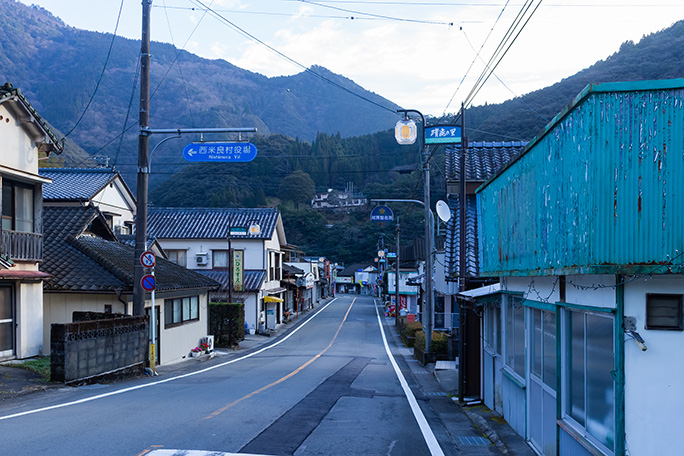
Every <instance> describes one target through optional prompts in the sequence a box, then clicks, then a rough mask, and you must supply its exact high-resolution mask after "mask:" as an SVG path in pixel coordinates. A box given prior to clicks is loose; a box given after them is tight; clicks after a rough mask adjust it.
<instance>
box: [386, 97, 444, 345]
mask: <svg viewBox="0 0 684 456" xmlns="http://www.w3.org/2000/svg"><path fill="white" fill-rule="evenodd" d="M397 112H402V113H404V118H403V119H402V120H400V121H399V122H397V124H396V126H395V127H394V136H395V138H396V139H397V142H398V143H399V144H413V143H415V141H416V139H418V150H419V152H420V159H421V163H422V165H423V204H424V206H425V207H424V209H425V265H426V267H425V280H426V286H425V292H426V294H427V299H426V300H425V312H424V313H423V319H424V320H425V322H424V328H425V353H431V350H430V349H431V348H432V328H433V326H434V324H433V321H432V312H433V309H434V307H433V301H432V254H431V252H432V223H431V221H432V211H431V210H430V161H429V158H430V154H429V148H428V146H427V145H426V144H425V116H423V114H422V113H421V112H420V111H416V110H415V109H399V110H397ZM409 113H414V114H417V115H419V116H420V119H421V132H420V134H418V131H417V130H418V129H417V128H416V124H415V122H413V120H411V119H410V118H409ZM398 278H399V276H398V275H397V279H398Z"/></svg>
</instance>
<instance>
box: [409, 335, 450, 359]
mask: <svg viewBox="0 0 684 456" xmlns="http://www.w3.org/2000/svg"><path fill="white" fill-rule="evenodd" d="M448 343H449V337H448V336H447V335H446V334H445V333H443V332H441V331H433V332H432V353H434V354H435V355H448V354H449V345H448ZM416 345H417V346H418V347H420V348H421V349H423V348H425V332H424V331H422V330H421V331H416Z"/></svg>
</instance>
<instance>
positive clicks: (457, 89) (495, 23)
mask: <svg viewBox="0 0 684 456" xmlns="http://www.w3.org/2000/svg"><path fill="white" fill-rule="evenodd" d="M509 3H510V0H506V4H505V5H504V6H503V8H501V11H500V12H499V16H497V18H496V21H494V25H492V28H491V29H489V33H488V34H487V36H486V37H485V39H484V41H483V42H482V46H480V50H479V51H475V57H473V61H472V62H470V66H469V67H468V70H466V72H465V74H464V75H463V78H462V79H461V82H460V83H459V84H458V87H456V90H455V91H454V94H453V95H452V96H451V98H450V99H449V102H448V103H447V105H446V107H445V108H444V112H443V113H442V115H445V114H446V111H447V109H449V106H450V105H451V102H452V101H454V98H455V97H456V94H457V93H458V91H459V89H460V88H461V85H463V81H465V78H466V77H468V74H469V73H470V70H471V68H473V65H474V64H475V61H476V60H477V58H478V57H480V53H481V52H482V48H484V47H485V45H486V44H487V41H489V37H490V36H492V32H494V28H495V27H496V25H497V24H498V23H499V20H500V19H501V16H503V13H504V11H506V8H507V7H508V4H509ZM459 29H460V30H461V31H462V32H463V35H464V36H465V38H466V40H468V36H467V35H466V34H465V31H464V30H463V27H459ZM468 44H470V40H468ZM470 47H471V48H472V47H473V45H472V44H470ZM474 50H475V49H474V48H473V51H474ZM480 60H482V59H481V58H480Z"/></svg>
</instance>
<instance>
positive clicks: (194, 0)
mask: <svg viewBox="0 0 684 456" xmlns="http://www.w3.org/2000/svg"><path fill="white" fill-rule="evenodd" d="M190 1H191V2H192V3H194V4H199V5H201V6H202V7H203V8H206V9H207V11H209V12H210V13H211V14H212V15H213V16H214V17H215V18H217V19H218V20H219V21H221V22H223V23H224V24H225V25H227V26H229V27H230V28H232V29H233V30H235V31H237V32H238V33H240V34H241V35H243V36H244V37H246V38H249V39H250V40H252V41H254V42H256V43H257V44H260V45H261V46H264V47H265V48H267V49H269V50H270V51H271V52H273V53H275V54H276V55H278V56H280V57H281V58H283V59H285V60H287V61H288V62H290V63H292V64H294V65H295V66H297V67H299V68H301V69H303V70H304V71H306V72H307V73H309V74H311V75H313V76H315V77H317V78H319V79H320V80H322V81H324V82H327V83H328V84H330V85H332V86H334V87H337V88H338V89H341V90H344V91H345V92H347V93H349V94H351V95H353V96H355V97H358V98H360V99H362V100H364V101H366V102H368V103H370V104H372V105H374V106H377V107H378V108H381V109H384V110H386V111H389V112H392V113H395V114H396V110H394V109H391V108H388V107H387V106H384V105H382V104H380V103H377V102H375V101H373V100H371V99H370V98H367V97H364V96H363V95H360V94H358V93H356V92H354V91H352V90H350V89H348V88H346V87H344V86H342V85H341V84H338V83H337V82H335V81H333V80H331V79H330V78H327V77H325V76H323V75H322V74H320V73H318V72H316V71H314V70H312V69H311V68H307V67H306V66H304V65H303V64H301V63H299V62H298V61H296V60H294V59H293V58H291V57H289V56H287V55H285V54H284V53H282V52H280V51H279V50H277V49H275V48H274V47H273V46H271V45H269V44H267V43H265V42H264V41H262V40H260V39H259V38H257V37H256V36H254V35H252V34H251V33H249V32H247V31H246V30H245V29H243V28H241V27H239V26H238V25H237V24H235V23H233V22H231V21H230V20H228V19H227V18H226V17H225V16H223V15H221V14H219V13H218V12H216V11H215V10H213V9H211V8H210V7H208V6H207V5H205V4H204V3H203V2H201V1H200V0H190Z"/></svg>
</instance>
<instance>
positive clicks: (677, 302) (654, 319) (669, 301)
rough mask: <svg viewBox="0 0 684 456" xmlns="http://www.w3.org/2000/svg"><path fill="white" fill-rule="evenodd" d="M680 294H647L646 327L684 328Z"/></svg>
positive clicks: (683, 300) (680, 329)
mask: <svg viewBox="0 0 684 456" xmlns="http://www.w3.org/2000/svg"><path fill="white" fill-rule="evenodd" d="M683 296H684V295H680V294H647V295H646V329H665V330H668V329H669V330H675V331H682V330H684V323H683V321H682V307H683V305H682V302H684V299H682V297H683Z"/></svg>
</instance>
